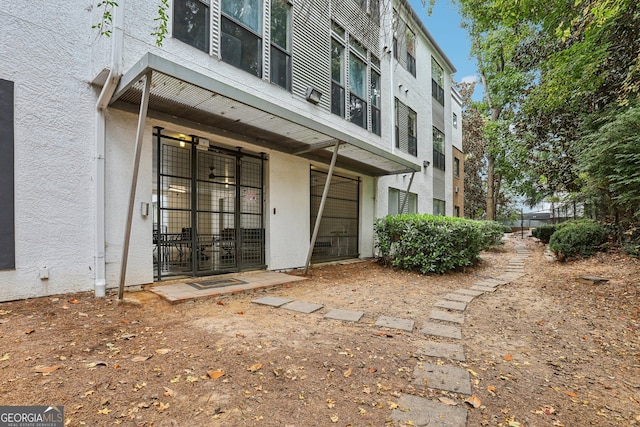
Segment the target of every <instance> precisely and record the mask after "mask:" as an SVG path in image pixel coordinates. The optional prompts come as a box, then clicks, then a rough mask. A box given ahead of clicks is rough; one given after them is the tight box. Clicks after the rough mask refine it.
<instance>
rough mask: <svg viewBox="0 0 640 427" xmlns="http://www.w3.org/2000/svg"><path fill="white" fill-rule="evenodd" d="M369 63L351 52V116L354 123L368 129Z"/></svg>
mask: <svg viewBox="0 0 640 427" xmlns="http://www.w3.org/2000/svg"><path fill="white" fill-rule="evenodd" d="M366 80H367V65H366V64H365V63H364V61H362V60H361V59H360V58H358V57H357V56H356V55H354V54H353V53H351V54H350V55H349V88H350V96H349V118H350V119H351V122H352V123H355V124H357V125H358V126H360V127H363V128H365V129H367V103H366V102H365V101H364V100H365V99H366V96H367V84H366Z"/></svg>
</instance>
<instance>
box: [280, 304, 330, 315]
mask: <svg viewBox="0 0 640 427" xmlns="http://www.w3.org/2000/svg"><path fill="white" fill-rule="evenodd" d="M322 307H324V306H323V305H321V304H313V303H311V302H303V301H293V302H291V303H289V304H287V305H283V306H282V308H284V309H286V310H291V311H299V312H300V313H305V314H310V313H313V312H314V311H318V310H320V309H321V308H322Z"/></svg>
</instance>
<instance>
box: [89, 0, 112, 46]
mask: <svg viewBox="0 0 640 427" xmlns="http://www.w3.org/2000/svg"><path fill="white" fill-rule="evenodd" d="M96 6H97V7H98V8H102V17H101V19H100V22H98V23H97V24H94V25H92V26H91V28H92V29H94V30H98V33H99V34H100V35H101V36H105V37H111V33H112V31H113V8H114V7H118V3H117V2H115V1H113V0H100V1H99V2H98V4H97V5H96Z"/></svg>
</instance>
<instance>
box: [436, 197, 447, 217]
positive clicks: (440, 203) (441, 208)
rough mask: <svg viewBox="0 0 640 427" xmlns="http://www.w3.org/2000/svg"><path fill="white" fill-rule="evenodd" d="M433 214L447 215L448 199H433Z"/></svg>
mask: <svg viewBox="0 0 640 427" xmlns="http://www.w3.org/2000/svg"><path fill="white" fill-rule="evenodd" d="M433 215H436V216H447V202H446V200H441V199H436V198H435V197H434V199H433Z"/></svg>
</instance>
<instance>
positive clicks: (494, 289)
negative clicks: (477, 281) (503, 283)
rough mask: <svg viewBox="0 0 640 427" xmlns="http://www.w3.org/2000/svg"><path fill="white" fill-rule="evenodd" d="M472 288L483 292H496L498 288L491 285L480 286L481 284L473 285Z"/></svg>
mask: <svg viewBox="0 0 640 427" xmlns="http://www.w3.org/2000/svg"><path fill="white" fill-rule="evenodd" d="M471 289H473V290H474V291H482V292H495V291H496V289H498V288H491V287H489V286H480V285H473V286H472V287H471Z"/></svg>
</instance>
